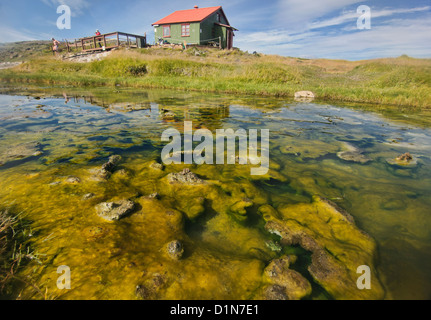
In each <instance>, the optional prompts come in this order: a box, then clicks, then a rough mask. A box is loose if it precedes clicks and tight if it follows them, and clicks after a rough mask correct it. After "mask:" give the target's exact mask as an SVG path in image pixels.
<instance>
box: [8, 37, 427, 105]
mask: <svg viewBox="0 0 431 320" xmlns="http://www.w3.org/2000/svg"><path fill="white" fill-rule="evenodd" d="M48 45H49V44H48ZM22 46H23V44H22V43H21V47H22ZM18 47H20V46H19V45H18ZM12 50H13V49H12ZM26 51H31V50H27V49H25V50H24V52H26ZM7 52H8V53H7V55H9V57H11V49H8V51H7ZM20 52H23V50H22V49H21V51H20ZM21 55H22V57H24V53H22V54H21ZM1 56H2V54H1V53H0V57H1ZM27 57H28V58H27V59H26V60H27V62H26V63H24V64H21V65H19V66H17V67H15V68H13V69H8V70H1V71H0V79H2V80H3V81H8V82H19V83H23V82H38V83H44V84H50V85H73V86H115V85H118V84H120V85H122V86H131V87H144V88H149V87H157V88H171V89H181V90H197V91H208V92H224V93H237V94H255V95H274V96H287V97H290V96H291V97H293V95H294V93H295V92H296V91H300V90H311V91H313V92H314V93H315V95H316V96H317V98H318V99H319V100H333V101H345V102H366V103H379V104H388V105H398V106H410V107H420V108H431V59H414V58H410V57H407V56H402V57H399V58H387V59H376V60H365V61H354V62H352V61H344V60H326V59H315V60H307V59H299V58H292V57H281V56H275V55H261V54H249V53H247V52H242V51H239V50H232V51H220V50H218V49H209V48H208V49H196V48H189V49H187V50H181V49H171V48H150V49H135V50H119V51H115V52H112V54H110V55H109V57H107V58H105V59H103V60H101V61H93V62H88V63H82V62H77V61H70V60H67V59H66V60H62V59H61V58H54V57H53V56H52V55H51V54H50V52H49V49H48V51H47V50H46V49H40V53H39V54H34V53H33V54H29V55H28V56H27Z"/></svg>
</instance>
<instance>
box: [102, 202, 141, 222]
mask: <svg viewBox="0 0 431 320" xmlns="http://www.w3.org/2000/svg"><path fill="white" fill-rule="evenodd" d="M133 209H135V203H134V202H133V201H130V200H120V201H116V202H102V203H99V204H98V205H97V206H96V212H97V214H98V215H99V217H101V218H103V219H105V220H108V221H116V220H120V219H121V218H123V217H124V216H125V215H127V214H129V213H130V212H132V211H133Z"/></svg>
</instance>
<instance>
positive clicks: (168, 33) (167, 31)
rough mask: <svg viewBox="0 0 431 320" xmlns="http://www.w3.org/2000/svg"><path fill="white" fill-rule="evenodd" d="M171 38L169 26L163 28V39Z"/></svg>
mask: <svg viewBox="0 0 431 320" xmlns="http://www.w3.org/2000/svg"><path fill="white" fill-rule="evenodd" d="M170 36H171V26H163V37H164V38H167V37H170Z"/></svg>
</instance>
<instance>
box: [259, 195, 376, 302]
mask: <svg viewBox="0 0 431 320" xmlns="http://www.w3.org/2000/svg"><path fill="white" fill-rule="evenodd" d="M269 207H270V206H268V205H265V206H262V207H261V208H259V213H260V214H261V215H262V216H263V218H264V220H265V221H266V225H265V229H266V230H268V231H269V232H271V233H274V234H277V235H279V236H280V237H281V238H282V239H281V244H282V245H286V246H295V245H299V246H301V247H302V248H304V249H305V250H307V251H309V252H310V253H311V264H310V265H309V267H308V271H309V272H310V275H311V276H312V277H313V278H314V280H315V281H316V282H317V283H318V284H320V285H321V286H322V287H323V288H324V289H325V290H326V291H327V292H328V293H329V294H331V295H332V296H333V297H334V298H335V299H382V298H383V297H384V290H383V288H382V286H381V284H380V282H379V280H378V277H377V273H376V271H375V270H376V269H375V268H374V257H375V255H376V244H375V242H374V240H373V239H372V238H371V237H369V236H368V235H367V234H366V233H364V232H363V231H361V230H359V229H358V228H357V227H356V225H355V223H354V219H353V217H352V216H351V215H349V214H348V213H347V212H345V211H344V210H342V209H340V208H338V207H337V206H336V205H335V204H334V203H332V202H331V201H329V200H326V199H324V198H321V197H317V196H316V197H314V198H313V202H312V203H311V204H305V203H304V204H296V205H284V206H280V207H279V208H278V210H275V209H274V208H271V209H270V208H269ZM361 265H367V266H369V267H370V268H371V272H372V275H371V282H372V288H373V290H358V288H357V286H356V280H357V278H358V275H357V273H356V271H357V268H358V267H359V266H361ZM292 277H293V276H292ZM287 295H288V294H287Z"/></svg>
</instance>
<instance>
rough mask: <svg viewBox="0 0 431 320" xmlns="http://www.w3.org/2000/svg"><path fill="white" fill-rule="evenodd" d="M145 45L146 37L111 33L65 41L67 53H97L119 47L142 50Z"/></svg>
mask: <svg viewBox="0 0 431 320" xmlns="http://www.w3.org/2000/svg"><path fill="white" fill-rule="evenodd" d="M146 45H147V35H146V34H145V35H144V36H138V35H136V34H130V33H124V32H112V33H106V34H102V35H100V36H92V37H86V38H80V39H74V40H66V47H67V51H68V52H71V51H83V52H90V51H98V50H110V49H114V48H119V47H129V48H144V47H145V46H146Z"/></svg>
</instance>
